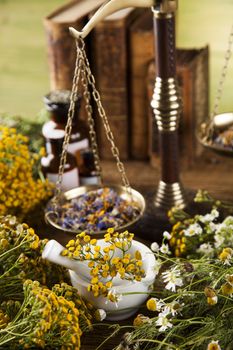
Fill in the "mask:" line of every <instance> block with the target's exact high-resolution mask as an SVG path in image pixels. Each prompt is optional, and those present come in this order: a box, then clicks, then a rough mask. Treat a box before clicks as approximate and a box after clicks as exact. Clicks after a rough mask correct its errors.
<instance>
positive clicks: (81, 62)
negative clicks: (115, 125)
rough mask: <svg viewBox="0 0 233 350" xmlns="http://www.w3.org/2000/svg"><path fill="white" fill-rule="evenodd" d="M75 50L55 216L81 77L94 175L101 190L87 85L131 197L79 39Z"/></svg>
mask: <svg viewBox="0 0 233 350" xmlns="http://www.w3.org/2000/svg"><path fill="white" fill-rule="evenodd" d="M76 47H77V58H76V62H75V71H74V78H73V83H72V91H71V96H70V107H69V111H68V119H67V124H66V128H65V138H64V142H63V146H62V154H61V159H60V166H59V171H58V179H57V182H56V191H55V196H54V198H53V200H52V203H53V206H54V210H55V212H56V208H57V206H58V204H59V199H60V198H61V193H62V191H61V185H62V177H63V174H64V168H65V164H66V158H67V149H68V145H69V141H70V136H71V131H72V121H73V117H74V111H75V102H76V99H77V92H78V87H79V82H80V77H81V83H82V85H83V87H84V93H83V96H84V99H85V102H86V111H87V116H88V124H89V134H90V139H91V147H92V151H93V155H94V160H95V167H96V171H97V173H98V175H99V176H100V179H101V186H102V185H103V179H102V168H101V166H100V158H99V151H98V145H97V140H96V132H95V129H94V126H95V122H94V119H93V108H92V106H91V103H90V99H91V94H90V92H89V89H88V85H89V86H91V88H92V96H93V98H94V101H95V102H96V105H97V108H98V113H99V115H100V117H101V120H102V123H103V126H104V129H105V132H106V137H107V139H108V141H109V142H110V144H111V151H112V154H113V156H114V157H115V159H116V162H117V168H118V170H119V173H120V175H121V179H122V183H123V185H124V186H125V187H126V189H127V190H128V191H129V192H130V193H131V187H130V184H129V180H128V178H127V175H126V172H125V168H124V164H123V163H122V162H121V161H120V156H119V150H118V148H117V146H116V145H115V141H114V136H113V133H112V131H111V129H110V125H109V122H108V118H107V116H106V113H105V110H104V108H103V106H102V103H101V100H100V94H99V92H98V91H97V89H96V87H95V78H94V76H93V74H92V72H91V69H90V64H89V61H88V59H87V56H86V52H85V43H84V40H83V39H82V38H79V39H78V40H76Z"/></svg>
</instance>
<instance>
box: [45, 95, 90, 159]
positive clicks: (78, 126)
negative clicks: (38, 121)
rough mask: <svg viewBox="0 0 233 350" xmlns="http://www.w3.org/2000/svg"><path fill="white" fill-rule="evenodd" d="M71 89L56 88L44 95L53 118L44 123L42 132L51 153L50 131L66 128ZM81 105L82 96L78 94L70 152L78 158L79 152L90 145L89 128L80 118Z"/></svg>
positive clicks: (69, 146)
mask: <svg viewBox="0 0 233 350" xmlns="http://www.w3.org/2000/svg"><path fill="white" fill-rule="evenodd" d="M70 94H71V92H70V91H69V90H55V91H52V92H50V93H49V94H47V95H46V96H45V97H44V102H45V105H46V109H47V111H48V112H49V114H50V118H51V120H50V121H48V122H47V123H45V124H44V126H43V129H42V134H43V136H44V137H45V139H46V149H47V152H48V153H50V148H51V147H50V146H49V141H48V137H47V135H48V133H50V132H51V131H52V130H65V127H66V123H67V118H68V111H69V105H70ZM80 107H81V96H80V95H78V96H77V99H76V103H75V111H74V117H73V123H72V131H71V136H70V142H69V145H68V152H70V153H72V154H73V155H74V156H75V157H76V158H78V157H79V152H80V151H81V150H83V149H86V148H88V147H89V139H88V135H89V130H88V127H87V125H86V124H85V122H84V121H83V120H81V119H80V118H79V114H80Z"/></svg>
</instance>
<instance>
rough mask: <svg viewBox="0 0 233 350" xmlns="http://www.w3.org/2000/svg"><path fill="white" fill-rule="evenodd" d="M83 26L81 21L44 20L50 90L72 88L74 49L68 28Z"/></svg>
mask: <svg viewBox="0 0 233 350" xmlns="http://www.w3.org/2000/svg"><path fill="white" fill-rule="evenodd" d="M83 25H84V21H83V20H80V21H79V23H73V22H72V23H69V22H67V23H64V22H60V23H59V22H56V21H54V20H53V17H52V16H48V17H46V18H45V19H44V28H45V32H46V38H47V53H48V64H49V74H50V87H51V90H61V89H67V90H70V89H71V87H72V79H73V74H74V66H75V58H76V48H75V40H74V39H73V37H72V36H71V35H70V33H69V26H75V27H77V26H78V27H80V28H81V27H82V26H83Z"/></svg>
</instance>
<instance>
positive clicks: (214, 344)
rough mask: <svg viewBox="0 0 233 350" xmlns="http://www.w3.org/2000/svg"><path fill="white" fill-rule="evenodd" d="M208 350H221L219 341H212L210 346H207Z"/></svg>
mask: <svg viewBox="0 0 233 350" xmlns="http://www.w3.org/2000/svg"><path fill="white" fill-rule="evenodd" d="M207 350H221V347H220V345H219V343H218V340H217V341H215V340H212V341H211V342H210V343H209V344H208V346H207Z"/></svg>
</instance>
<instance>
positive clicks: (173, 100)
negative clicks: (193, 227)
mask: <svg viewBox="0 0 233 350" xmlns="http://www.w3.org/2000/svg"><path fill="white" fill-rule="evenodd" d="M176 9H177V1H172V0H156V1H155V6H154V7H153V13H154V34H155V61H156V79H155V88H154V94H153V98H152V101H151V106H152V108H153V111H154V115H155V119H156V122H157V126H158V132H159V150H160V157H161V180H160V182H159V185H158V190H157V193H156V196H155V201H154V204H155V206H156V207H161V208H162V209H167V208H170V207H172V206H174V205H181V206H185V199H184V191H183V188H182V185H181V182H180V176H179V149H178V126H179V119H180V113H181V98H180V94H179V88H178V84H177V79H176V47H175V11H176Z"/></svg>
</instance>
